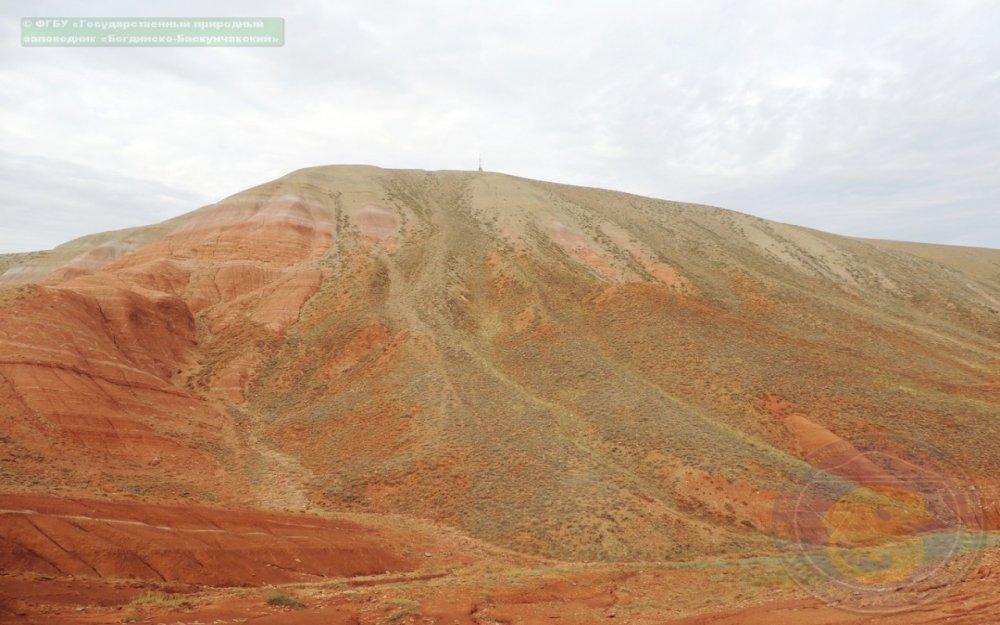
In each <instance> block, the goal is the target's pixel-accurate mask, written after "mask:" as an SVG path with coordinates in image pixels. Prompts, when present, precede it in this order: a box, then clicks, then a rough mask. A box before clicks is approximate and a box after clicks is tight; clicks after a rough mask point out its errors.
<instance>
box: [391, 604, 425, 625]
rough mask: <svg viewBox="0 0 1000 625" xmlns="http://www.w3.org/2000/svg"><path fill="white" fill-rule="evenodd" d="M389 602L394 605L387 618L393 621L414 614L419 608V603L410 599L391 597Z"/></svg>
mask: <svg viewBox="0 0 1000 625" xmlns="http://www.w3.org/2000/svg"><path fill="white" fill-rule="evenodd" d="M389 603H390V604H391V605H392V606H394V610H393V612H392V614H390V615H389V620H390V621H393V622H395V621H398V620H401V619H404V618H406V617H407V616H412V615H414V614H416V613H417V612H418V610H419V608H420V604H419V603H418V602H416V601H413V600H412V599H393V600H391V601H389Z"/></svg>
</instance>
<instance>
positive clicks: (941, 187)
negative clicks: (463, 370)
mask: <svg viewBox="0 0 1000 625" xmlns="http://www.w3.org/2000/svg"><path fill="white" fill-rule="evenodd" d="M206 12H207V9H205V8H204V6H203V5H202V4H201V3H193V2H189V3H177V2H172V3H153V2H150V3H144V4H142V5H135V4H132V3H114V2H105V3H101V2H88V3H64V2H63V3H60V2H55V3H48V4H46V3H42V4H40V5H39V4H38V3H20V4H18V3H8V4H6V5H5V6H4V8H3V14H2V17H0V32H2V34H3V35H4V37H3V40H4V41H5V42H6V43H4V44H2V45H4V46H6V47H7V48H6V49H5V50H3V54H2V55H0V83H2V84H4V85H5V87H4V91H3V93H0V103H2V107H3V108H2V110H3V113H2V114H0V150H2V151H3V152H5V153H6V155H5V156H4V157H3V160H2V161H0V164H2V165H3V167H4V170H5V173H6V174H7V175H6V176H5V184H6V185H8V190H7V191H3V192H0V193H3V195H0V202H2V204H0V217H2V218H3V226H2V228H0V251H4V250H24V249H28V248H30V247H38V246H42V247H50V246H52V245H55V244H57V243H59V242H61V241H63V240H65V239H68V238H72V237H74V236H78V235H81V234H85V233H88V232H93V231H98V230H103V229H108V228H113V227H125V226H131V225H136V224H138V223H146V222H152V221H157V220H159V219H162V218H164V217H166V216H169V215H170V214H176V213H180V212H184V211H186V210H189V209H193V208H195V207H196V206H197V205H198V204H199V203H203V202H204V201H207V200H209V199H217V198H220V197H223V196H225V195H228V194H230V193H233V192H235V191H238V190H240V189H242V188H246V187H250V186H253V185H255V184H258V183H260V182H262V181H264V180H268V179H271V178H274V177H277V176H279V175H282V174H284V173H287V172H288V171H291V170H293V169H296V168H299V167H304V166H310V165H317V164H323V163H337V162H353V163H357V162H365V163H371V164H376V165H382V166H386V167H393V166H403V167H422V168H427V169H437V168H465V169H470V168H473V167H475V162H476V155H477V154H478V153H479V152H482V154H483V157H484V161H485V165H486V166H487V168H488V169H493V170H500V171H506V172H509V173H513V174H517V175H523V176H528V177H535V178H542V179H549V180H558V181H563V182H571V183H576V184H586V185H592V186H608V187H613V188H619V189H622V190H626V191H631V192H636V193H643V194H647V195H653V196H658V197H665V198H670V199H678V200H688V201H699V202H707V203H714V204H718V205H722V206H726V207H727V208H732V209H736V210H743V211H746V212H750V213H754V214H758V215H761V216H764V217H768V218H773V219H779V220H782V221H788V222H792V223H798V224H802V225H807V226H812V227H817V228H822V229H828V230H833V231H836V232H842V233H845V234H854V235H861V236H874V237H886V238H909V239H917V240H927V241H941V242H953V243H964V244H977V245H989V246H997V245H1000V217H998V215H1000V210H998V209H1000V206H998V204H1000V71H998V70H1000V38H997V37H996V36H995V28H994V26H995V24H997V23H998V22H1000V5H997V4H995V3H989V2H967V3H963V2H957V3H914V2H897V3H892V2H886V3H868V2H864V3H861V2H859V3H836V4H834V5H831V4H829V3H798V2H789V3H784V2H762V3H727V2H720V3H717V4H712V5H694V4H670V3H657V2H650V3H642V2H626V3H580V2H572V3H569V2H567V3H543V2H537V1H525V2H520V3H513V4H510V3H505V4H499V3H482V4H480V5H476V4H474V3H469V2H432V3H429V4H428V3H419V4H416V3H405V2H383V3H373V4H372V3H364V4H361V3H313V4H311V5H307V4H302V5H296V7H295V8H284V7H283V5H282V4H280V3H274V4H268V3H255V4H247V3H242V2H241V3H228V4H227V3H213V5H212V8H211V11H210V13H211V14H215V15H277V16H283V17H285V18H286V45H285V46H284V47H283V48H256V49H255V48H225V49H164V48H106V49H84V48H20V47H19V46H18V45H17V40H18V37H17V29H18V23H19V22H18V19H17V18H18V17H20V16H22V15H25V16H27V15H83V14H87V15H95V14H96V15H101V14H103V15H135V14H145V15H200V14H205V13H206ZM28 162H30V163H32V165H31V166H30V167H28V166H26V165H24V163H28ZM11 163H14V164H15V165H11ZM39 164H42V166H40V165H39ZM46 167H50V168H51V169H48V170H47V169H46ZM81 168H82V169H85V170H86V171H87V172H88V174H87V176H86V180H83V181H75V182H73V183H72V185H70V184H69V183H66V182H65V181H64V180H60V177H61V176H65V175H66V172H68V171H75V170H82V169H81ZM53 181H57V182H53ZM128 181H136V182H135V183H134V187H132V189H133V191H134V193H132V194H128V193H126V192H125V191H124V189H126V188H128V185H129V184H133V183H130V182H128ZM70 187H72V188H73V189H78V192H76V191H74V192H68V191H65V189H68V188H70ZM154 188H155V189H158V191H155V190H154ZM31 189H36V191H30V190H31ZM145 196H148V197H145ZM126 198H127V200H126ZM188 199H190V201H191V203H190V205H186V204H185V203H186V202H187V201H188ZM67 213H71V214H72V215H74V218H73V219H66V220H65V221H64V218H63V216H64V215H66V214H67Z"/></svg>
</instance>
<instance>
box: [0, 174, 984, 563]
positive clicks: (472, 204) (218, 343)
mask: <svg viewBox="0 0 1000 625" xmlns="http://www.w3.org/2000/svg"><path fill="white" fill-rule="evenodd" d="M0 263H3V264H2V265H0V269H2V270H4V273H3V274H2V275H0V285H3V286H2V288H0V345H2V346H3V347H2V351H0V419H2V421H3V427H2V431H3V436H2V438H0V488H3V489H4V490H7V491H11V492H19V493H48V494H57V495H62V496H88V497H93V496H99V497H107V498H122V497H127V498H131V499H137V500H141V501H145V502H150V503H157V504H168V503H181V502H184V503H196V504H211V505H219V506H250V507H257V508H266V509H273V510H284V511H323V510H341V511H342V510H349V511H356V512H369V513H371V512H375V513H390V512H391V513H400V514H405V515H410V516H415V517H423V518H427V519H432V520H433V521H435V522H438V523H442V524H445V525H449V526H453V527H456V528H460V529H461V530H463V531H465V532H468V533H469V534H471V535H472V536H474V537H476V538H478V539H482V540H485V541H488V542H491V543H494V544H497V545H501V546H503V547H506V548H510V549H513V550H517V551H521V552H526V553H532V554H538V555H542V556H548V557H554V558H560V559H564V560H577V561H579V560H603V561H624V560H668V559H675V558H681V557H691V556H696V555H705V554H721V553H736V554H750V553H760V552H763V551H766V550H769V549H770V548H771V546H772V542H771V541H772V538H773V534H774V527H775V519H774V518H773V514H774V510H775V500H776V498H778V497H779V495H780V493H781V492H784V491H787V490H788V489H794V488H795V485H796V484H797V483H798V481H799V480H800V479H801V477H802V475H803V474H804V473H806V472H807V471H808V470H810V468H811V467H810V465H809V462H810V458H811V457H812V456H811V454H813V452H815V451H816V450H818V449H819V448H821V447H823V446H826V445H829V444H831V443H838V441H848V442H844V443H843V444H845V445H849V444H850V442H852V441H856V440H858V438H859V437H881V438H882V439H884V440H889V441H892V444H893V445H895V446H896V447H897V449H899V450H903V451H905V450H906V449H907V448H908V446H909V445H911V444H912V445H913V446H914V448H916V447H917V446H921V447H923V446H926V447H929V448H932V449H934V450H936V453H940V454H941V455H942V456H943V457H946V458H949V459H950V461H952V462H953V463H955V465H956V466H957V467H959V468H960V471H961V475H956V476H954V477H955V478H956V479H961V480H963V481H970V482H971V483H974V484H975V485H976V486H977V487H978V489H979V490H980V492H981V493H983V502H984V520H983V523H985V524H986V525H987V526H989V527H996V525H997V523H1000V509H998V508H997V497H996V495H995V493H996V492H997V478H996V476H997V475H998V474H1000V473H998V470H997V469H998V467H1000V449H998V448H997V447H996V446H995V445H984V444H982V441H989V440H997V438H998V435H1000V431H998V430H1000V423H998V421H997V419H996V415H997V414H998V411H997V407H998V400H1000V386H998V375H997V374H998V371H1000V367H998V364H1000V348H998V345H1000V274H998V267H1000V250H990V249H971V248H952V247H947V246H932V245H922V244H909V243H895V242H884V241H872V240H860V239H853V238H848V237H842V236H837V235H833V234H827V233H823V232H818V231H815V230H810V229H807V228H801V227H797V226H791V225H786V224H780V223H774V222H770V221H766V220H763V219H758V218H755V217H751V216H748V215H744V214H740V213H736V212H732V211H727V210H723V209H719V208H713V207H709V206H699V205H692V204H684V203H678V202H669V201H663V200H656V199H649V198H643V197H639V196H634V195H629V194H626V193H619V192H613V191H606V190H599V189H590V188H582V187H573V186H567V185H559V184H553V183H546V182H539V181H533V180H526V179H521V178H516V177H512V176H507V175H502V174H495V173H484V172H457V171H442V172H427V171H414V170H385V169H379V168H375V167H367V166H330V167H318V168H311V169H305V170H300V171H297V172H293V173H291V174H289V175H287V176H285V177H283V178H280V179H278V180H275V181H272V182H269V183H266V184H263V185H261V186H259V187H255V188H253V189H249V190H247V191H244V192H242V193H239V194H236V195H234V196H232V197H229V198H226V199H225V200H222V201H221V202H219V203H217V204H213V205H210V206H206V207H203V208H201V209H199V210H197V211H195V212H193V213H190V214H188V215H184V216H182V217H179V218H176V219H173V220H171V221H169V222H165V223H163V224H159V225H156V226H151V227H147V228H137V229H131V230H127V231H120V232H113V233H106V234H102V235H94V236H91V237H85V238H83V239H79V240H77V241H74V242H71V243H67V244H66V245H64V246H60V247H59V248H56V249H55V250H52V251H51V252H47V253H41V254H35V255H29V256H17V257H5V258H3V259H0ZM819 468H820V469H823V470H828V468H826V467H819ZM831 472H832V473H836V471H834V470H831ZM835 477H838V479H847V480H859V481H860V482H863V481H864V480H863V479H859V478H858V476H857V475H854V474H849V473H848V474H839V475H835Z"/></svg>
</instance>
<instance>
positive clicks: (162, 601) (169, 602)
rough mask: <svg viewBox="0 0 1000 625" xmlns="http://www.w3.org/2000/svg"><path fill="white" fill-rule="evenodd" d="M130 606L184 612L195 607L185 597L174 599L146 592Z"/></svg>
mask: <svg viewBox="0 0 1000 625" xmlns="http://www.w3.org/2000/svg"><path fill="white" fill-rule="evenodd" d="M129 605H132V606H137V607H138V606H158V607H161V608H177V609H182V610H189V609H191V608H193V607H194V604H192V603H191V602H190V601H189V600H188V599H185V598H183V597H172V596H170V595H168V594H165V593H162V592H144V593H142V594H141V595H139V596H138V597H136V598H135V599H133V600H132V601H131V602H130V603H129Z"/></svg>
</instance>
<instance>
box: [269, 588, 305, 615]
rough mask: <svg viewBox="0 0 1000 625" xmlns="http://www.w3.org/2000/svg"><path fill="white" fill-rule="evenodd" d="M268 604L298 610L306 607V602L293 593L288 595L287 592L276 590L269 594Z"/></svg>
mask: <svg viewBox="0 0 1000 625" xmlns="http://www.w3.org/2000/svg"><path fill="white" fill-rule="evenodd" d="M267 604H268V605H273V606H277V607H282V608H294V609H296V610H301V609H302V608H304V607H306V604H304V603H302V602H301V601H299V600H298V599H296V598H295V597H292V596H291V595H286V594H285V593H283V592H281V591H279V590H275V591H272V592H271V594H269V595H268V596H267Z"/></svg>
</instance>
